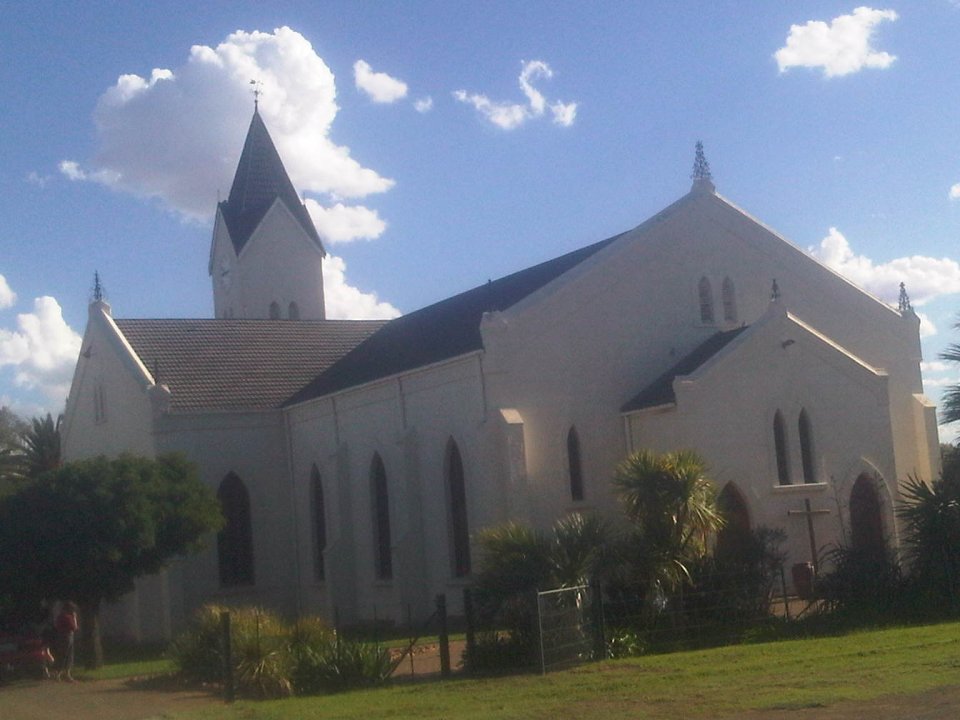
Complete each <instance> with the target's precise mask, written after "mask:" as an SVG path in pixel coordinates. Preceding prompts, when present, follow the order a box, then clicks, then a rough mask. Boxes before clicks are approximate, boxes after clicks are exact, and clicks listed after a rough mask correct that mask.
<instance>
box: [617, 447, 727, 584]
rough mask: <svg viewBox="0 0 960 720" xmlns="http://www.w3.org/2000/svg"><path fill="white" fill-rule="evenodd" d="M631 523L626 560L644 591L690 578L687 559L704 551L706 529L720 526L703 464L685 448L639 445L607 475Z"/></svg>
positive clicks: (710, 485) (711, 529)
mask: <svg viewBox="0 0 960 720" xmlns="http://www.w3.org/2000/svg"><path fill="white" fill-rule="evenodd" d="M613 483H614V487H615V488H616V489H617V492H618V494H619V496H620V501H621V503H622V504H623V508H624V512H625V513H626V515H627V517H628V518H629V519H630V521H631V523H632V524H633V532H632V534H631V537H630V538H628V540H627V542H626V547H625V552H626V554H627V558H626V560H627V561H628V563H629V565H630V566H632V569H633V571H634V573H635V574H636V575H637V576H638V577H636V579H637V580H639V581H640V582H641V583H642V584H643V585H644V586H645V588H646V591H647V592H651V591H654V590H656V589H658V588H659V589H662V590H664V591H667V592H669V591H670V590H672V589H675V588H676V587H679V586H680V585H681V584H683V583H684V582H686V581H687V580H689V578H690V566H691V563H693V562H695V561H697V560H699V559H701V558H703V557H704V556H705V555H706V554H707V541H708V538H709V537H710V535H711V534H712V533H714V532H717V531H718V530H719V529H720V528H722V527H723V518H722V516H721V513H720V511H719V510H718V508H717V503H716V491H715V489H714V486H713V483H712V482H711V481H710V480H709V479H708V478H707V475H706V466H705V465H704V463H703V460H701V459H700V457H699V456H698V455H697V454H696V453H694V452H692V451H689V450H678V451H676V452H670V453H665V454H662V455H657V454H655V453H653V452H650V451H648V450H641V451H639V452H636V453H634V454H633V455H631V456H630V457H628V458H627V459H626V460H624V461H623V462H622V463H620V465H619V466H618V467H617V469H616V472H615V474H614V478H613Z"/></svg>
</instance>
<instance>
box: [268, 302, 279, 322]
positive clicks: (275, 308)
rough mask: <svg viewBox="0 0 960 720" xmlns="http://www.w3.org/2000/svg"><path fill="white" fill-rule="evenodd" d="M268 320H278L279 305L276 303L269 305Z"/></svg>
mask: <svg viewBox="0 0 960 720" xmlns="http://www.w3.org/2000/svg"><path fill="white" fill-rule="evenodd" d="M270 319H271V320H279V319H280V305H279V304H278V303H277V302H272V303H270Z"/></svg>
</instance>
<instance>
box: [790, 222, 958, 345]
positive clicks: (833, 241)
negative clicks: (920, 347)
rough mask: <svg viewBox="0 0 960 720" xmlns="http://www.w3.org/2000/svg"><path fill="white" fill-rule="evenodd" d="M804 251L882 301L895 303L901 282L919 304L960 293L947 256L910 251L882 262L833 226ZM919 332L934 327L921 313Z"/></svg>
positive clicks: (929, 332)
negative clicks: (854, 245) (858, 251)
mask: <svg viewBox="0 0 960 720" xmlns="http://www.w3.org/2000/svg"><path fill="white" fill-rule="evenodd" d="M808 252H809V253H810V254H811V255H812V256H813V257H815V258H817V259H818V260H819V261H820V262H822V263H823V264H824V265H826V266H827V267H829V268H831V269H832V270H835V271H836V272H838V273H840V274H841V275H843V276H844V277H846V278H847V279H849V280H851V281H852V282H854V283H855V284H857V285H859V286H860V287H862V288H863V289H864V290H866V291H868V292H870V293H871V294H873V295H875V296H876V297H878V298H880V299H881V300H883V301H884V302H887V303H889V304H891V305H896V304H897V300H898V298H899V295H900V283H901V282H902V283H904V284H905V286H906V289H907V292H908V294H909V295H910V302H911V304H912V305H914V306H922V305H925V304H926V303H928V302H930V301H931V300H933V299H934V298H936V297H939V296H941V295H951V294H954V293H960V263H958V262H957V261H956V260H951V259H950V258H932V257H926V256H924V255H910V256H908V257H901V258H895V259H893V260H890V261H889V262H886V263H879V264H878V263H875V262H874V261H873V260H871V259H870V258H868V257H866V256H865V255H857V254H856V253H854V251H853V250H852V249H851V247H850V243H849V242H848V241H847V239H846V238H845V237H844V236H843V233H841V232H840V231H839V230H837V228H835V227H832V228H830V230H829V232H828V233H827V236H826V237H825V238H823V240H821V241H820V244H819V245H818V246H817V247H812V248H808ZM918 315H919V316H920V319H921V323H922V325H921V333H922V334H924V335H932V334H934V333H935V332H936V328H935V327H934V326H933V324H932V323H931V322H930V321H929V319H927V320H924V316H923V315H922V314H920V313H918Z"/></svg>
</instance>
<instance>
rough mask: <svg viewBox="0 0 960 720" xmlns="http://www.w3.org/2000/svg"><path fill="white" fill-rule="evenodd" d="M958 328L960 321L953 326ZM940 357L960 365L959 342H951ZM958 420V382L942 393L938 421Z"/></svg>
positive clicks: (959, 398) (959, 394)
mask: <svg viewBox="0 0 960 720" xmlns="http://www.w3.org/2000/svg"><path fill="white" fill-rule="evenodd" d="M954 327H955V328H956V329H957V330H960V323H957V324H956V325H955V326H954ZM940 358H941V359H942V360H946V361H948V362H952V363H957V364H958V365H960V343H952V344H951V345H948V346H947V349H946V350H944V351H943V352H942V353H940ZM957 420H960V383H958V384H956V385H951V386H950V387H948V388H947V389H946V392H944V393H943V398H942V401H941V407H940V421H941V422H944V423H949V422H956V421H957Z"/></svg>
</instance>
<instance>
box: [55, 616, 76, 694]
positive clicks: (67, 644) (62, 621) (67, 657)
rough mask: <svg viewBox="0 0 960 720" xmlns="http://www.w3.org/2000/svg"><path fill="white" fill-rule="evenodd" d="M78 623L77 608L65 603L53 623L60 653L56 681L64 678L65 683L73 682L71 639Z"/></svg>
mask: <svg viewBox="0 0 960 720" xmlns="http://www.w3.org/2000/svg"><path fill="white" fill-rule="evenodd" d="M79 626H80V623H79V622H78V621H77V606H76V605H75V604H74V603H73V602H71V601H69V600H68V601H67V602H65V603H64V604H63V609H62V610H61V611H60V614H59V615H57V619H56V621H55V622H54V628H55V629H56V631H57V639H58V641H59V642H58V646H59V649H60V652H59V653H58V654H59V656H60V669H59V671H58V672H57V680H59V679H61V678H62V677H65V678H66V679H67V681H69V682H73V681H74V680H73V638H74V635H76V633H77V628H78V627H79Z"/></svg>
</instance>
